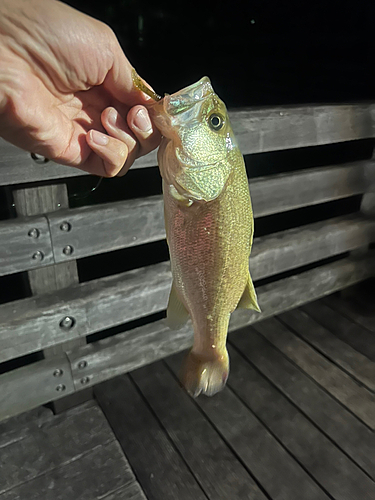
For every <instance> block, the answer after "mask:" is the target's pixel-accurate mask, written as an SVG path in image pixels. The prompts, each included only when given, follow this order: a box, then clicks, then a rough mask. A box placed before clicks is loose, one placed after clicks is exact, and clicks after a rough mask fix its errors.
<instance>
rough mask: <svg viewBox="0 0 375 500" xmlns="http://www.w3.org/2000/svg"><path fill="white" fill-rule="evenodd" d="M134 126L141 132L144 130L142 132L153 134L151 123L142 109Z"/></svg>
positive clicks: (135, 119)
mask: <svg viewBox="0 0 375 500" xmlns="http://www.w3.org/2000/svg"><path fill="white" fill-rule="evenodd" d="M134 125H135V126H136V127H137V128H139V130H142V132H151V130H152V125H151V121H150V118H149V116H148V114H147V113H146V111H145V110H144V109H140V110H139V111H138V113H137V114H136V115H135V118H134Z"/></svg>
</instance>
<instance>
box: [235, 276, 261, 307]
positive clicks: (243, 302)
mask: <svg viewBox="0 0 375 500" xmlns="http://www.w3.org/2000/svg"><path fill="white" fill-rule="evenodd" d="M238 308H241V309H254V310H255V311H258V312H261V310H260V307H259V305H258V299H257V294H256V292H255V288H254V285H253V281H252V279H251V276H250V272H249V275H248V278H247V282H246V286H245V290H244V292H243V294H242V297H241V298H240V301H239V303H238V306H237V309H238Z"/></svg>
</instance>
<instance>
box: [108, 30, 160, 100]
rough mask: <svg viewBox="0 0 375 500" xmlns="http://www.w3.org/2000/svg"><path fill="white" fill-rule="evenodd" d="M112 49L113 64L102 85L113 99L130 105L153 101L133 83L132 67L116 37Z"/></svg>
mask: <svg viewBox="0 0 375 500" xmlns="http://www.w3.org/2000/svg"><path fill="white" fill-rule="evenodd" d="M112 50H113V65H112V68H111V69H110V70H109V71H108V73H107V76H106V78H105V80H104V82H103V85H104V87H105V88H106V89H107V90H108V91H109V92H110V93H111V94H112V96H113V97H114V98H115V99H117V100H119V101H120V102H122V103H124V104H127V105H128V106H130V107H132V106H135V105H136V104H141V105H144V106H147V105H150V104H152V103H154V102H155V101H154V100H153V99H152V98H151V97H150V96H148V95H146V94H145V93H144V92H142V91H141V90H139V89H138V88H137V87H136V86H135V85H134V82H133V75H132V73H133V67H132V65H131V64H130V62H129V60H128V59H127V57H126V56H125V54H124V52H123V51H122V49H121V46H120V44H119V43H118V40H117V38H115V43H114V46H113V49H112ZM144 83H145V84H146V85H147V87H150V85H148V84H147V83H146V82H144ZM150 88H151V87H150Z"/></svg>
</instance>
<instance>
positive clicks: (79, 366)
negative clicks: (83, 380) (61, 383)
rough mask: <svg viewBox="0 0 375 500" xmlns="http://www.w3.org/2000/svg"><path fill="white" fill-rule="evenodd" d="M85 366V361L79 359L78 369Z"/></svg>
mask: <svg viewBox="0 0 375 500" xmlns="http://www.w3.org/2000/svg"><path fill="white" fill-rule="evenodd" d="M86 366H87V361H80V362H79V363H78V368H79V369H80V370H83V368H86Z"/></svg>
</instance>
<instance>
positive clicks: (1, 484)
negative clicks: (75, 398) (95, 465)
mask: <svg viewBox="0 0 375 500" xmlns="http://www.w3.org/2000/svg"><path fill="white" fill-rule="evenodd" d="M82 406H83V408H79V411H75V412H69V411H68V412H66V413H64V414H63V415H59V416H57V417H56V418H53V416H52V417H50V419H49V420H48V421H42V422H41V423H40V424H39V425H35V426H33V428H32V429H30V430H29V432H28V434H27V435H26V436H25V437H24V439H22V440H21V441H17V442H12V443H10V444H9V445H7V446H5V447H2V448H1V454H0V466H1V471H2V474H1V477H0V493H4V492H5V491H7V490H11V489H14V488H16V487H17V486H20V485H21V484H23V483H27V482H29V481H31V480H32V479H34V478H36V477H37V476H39V475H41V474H46V473H48V472H49V471H51V470H52V469H56V468H59V467H62V466H64V465H66V464H68V463H71V462H74V461H75V460H77V459H79V458H80V457H81V456H82V455H85V454H87V453H88V452H90V450H92V449H94V448H96V447H97V446H104V445H105V444H107V443H109V442H111V441H114V435H113V433H112V431H111V428H110V427H109V425H108V422H107V421H106V419H105V417H104V415H103V413H102V412H101V410H100V408H98V406H92V405H90V406H88V407H86V406H85V405H82ZM30 431H32V432H30ZM21 432H22V431H21ZM0 498H1V496H0Z"/></svg>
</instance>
